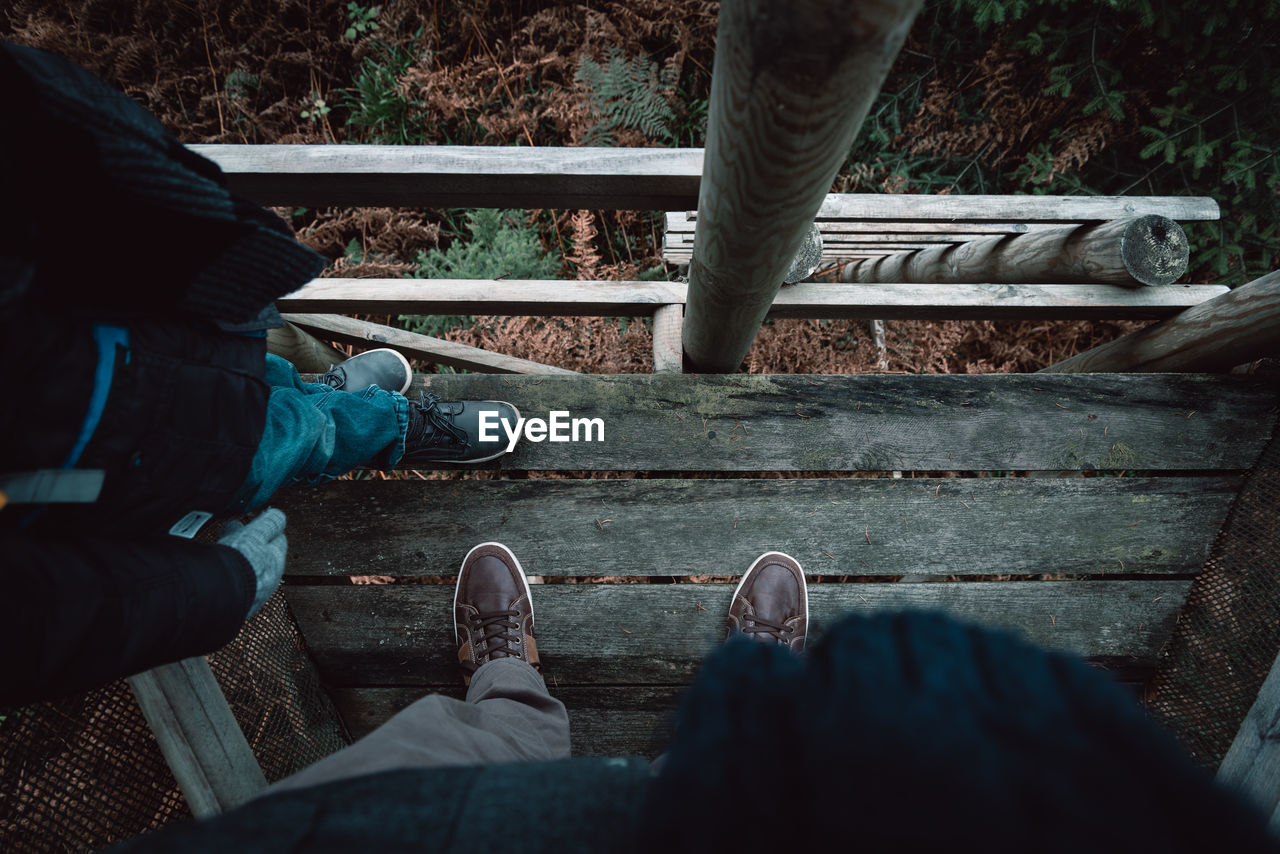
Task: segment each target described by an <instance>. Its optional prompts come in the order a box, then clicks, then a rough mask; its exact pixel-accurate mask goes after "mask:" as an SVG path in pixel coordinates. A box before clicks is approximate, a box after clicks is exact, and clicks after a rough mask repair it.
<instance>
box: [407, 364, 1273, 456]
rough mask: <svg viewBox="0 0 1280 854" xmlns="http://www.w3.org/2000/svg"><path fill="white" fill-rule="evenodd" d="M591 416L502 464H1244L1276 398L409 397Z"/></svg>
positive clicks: (1032, 381) (1133, 392) (964, 393)
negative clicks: (584, 425) (596, 425)
mask: <svg viewBox="0 0 1280 854" xmlns="http://www.w3.org/2000/svg"><path fill="white" fill-rule="evenodd" d="M427 390H429V391H433V392H435V393H437V394H440V395H441V396H443V397H444V398H445V399H446V400H450V399H473V400H507V401H510V402H511V403H513V404H515V405H516V406H517V407H518V408H519V409H520V411H521V412H522V413H523V415H524V416H525V417H539V418H544V419H545V418H547V417H548V413H549V412H550V411H552V410H558V411H566V412H569V413H571V415H572V416H573V417H583V418H597V417H598V418H602V419H603V420H604V423H605V431H604V432H605V437H604V441H602V442H560V443H552V442H541V443H532V442H521V443H520V444H519V446H518V447H517V448H516V449H515V451H514V452H513V453H511V454H509V455H507V456H505V457H503V458H501V459H500V460H499V461H497V465H500V466H501V468H503V469H508V470H511V469H540V470H575V471H576V470H584V469H595V470H621V471H637V470H646V471H692V470H701V471H918V472H926V471H980V470H999V471H1007V470H1035V469H1040V470H1061V469H1074V470H1087V469H1099V470H1120V469H1126V470H1132V469H1143V470H1189V471H1201V470H1209V469H1229V470H1243V469H1247V468H1249V467H1250V466H1251V465H1253V462H1254V461H1255V460H1256V459H1257V456H1258V454H1259V453H1260V450H1261V446H1262V442H1264V441H1265V439H1266V438H1267V437H1269V436H1270V435H1271V429H1272V426H1273V425H1274V424H1275V421H1276V409H1275V407H1276V406H1277V404H1278V403H1280V397H1278V395H1280V392H1278V391H1277V390H1276V389H1275V387H1274V385H1272V384H1270V383H1268V382H1267V381H1266V380H1263V379H1258V378H1253V377H1239V376H1212V375H1203V374H1184V375H1168V374H1090V375H1079V374H1060V375H1050V374H989V375H982V376H977V375H974V376H965V375H941V374H927V375H917V376H906V375H897V376H895V375H881V374H863V375H842V376H809V375H770V376H764V375H759V374H736V375H716V376H698V377H697V379H691V378H689V377H688V375H648V374H626V375H611V376H569V377H566V376H544V377H533V376H521V377H518V378H512V377H505V376H494V375H479V374H467V375H458V374H453V375H449V374H433V375H425V376H419V377H418V378H417V379H416V380H415V382H414V385H413V387H412V388H411V389H410V392H409V393H410V394H417V393H418V392H420V391H427Z"/></svg>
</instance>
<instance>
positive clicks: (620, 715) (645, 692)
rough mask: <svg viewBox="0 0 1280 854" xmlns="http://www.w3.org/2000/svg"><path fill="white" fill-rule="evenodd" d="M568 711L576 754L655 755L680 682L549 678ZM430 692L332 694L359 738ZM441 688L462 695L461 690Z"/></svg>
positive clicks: (664, 740) (667, 736)
mask: <svg viewBox="0 0 1280 854" xmlns="http://www.w3.org/2000/svg"><path fill="white" fill-rule="evenodd" d="M548 684H549V687H550V689H551V693H552V695H553V696H554V697H556V698H557V699H558V700H560V701H561V702H562V703H564V704H565V708H566V709H567V710H568V712H569V734H570V737H571V739H572V742H573V754H574V755H575V756H645V757H648V758H650V759H655V758H657V757H658V755H659V754H661V753H662V752H663V751H664V750H665V749H666V747H667V744H668V743H669V742H670V740H671V722H672V721H673V720H674V718H675V711H676V708H677V705H678V703H679V699H680V692H681V691H682V690H683V689H682V688H681V687H680V686H674V685H671V686H668V685H661V686H642V687H609V688H594V687H583V686H571V685H564V686H561V685H556V684H554V683H548ZM426 693H428V691H427V690H425V689H421V688H416V687H393V688H337V689H334V690H333V691H332V692H331V694H332V697H333V701H334V704H335V705H336V706H337V707H338V712H339V714H341V715H342V721H343V723H345V724H346V725H347V729H348V731H350V733H351V735H352V737H354V738H360V737H361V736H364V735H367V734H368V733H370V732H372V731H373V730H374V729H375V728H376V727H377V726H379V725H380V724H382V723H383V722H385V721H386V720H387V719H388V718H390V717H391V716H392V715H394V714H395V713H396V712H398V711H400V710H401V709H403V708H404V707H406V706H408V705H409V704H410V703H412V702H414V701H415V700H417V699H418V698H420V697H422V696H423V695H425V694H426ZM440 693H444V694H447V695H449V696H453V697H457V698H459V699H461V697H462V696H463V692H462V691H461V690H460V689H455V690H449V689H445V690H444V691H441V692H440Z"/></svg>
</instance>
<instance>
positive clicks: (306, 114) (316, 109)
mask: <svg viewBox="0 0 1280 854" xmlns="http://www.w3.org/2000/svg"><path fill="white" fill-rule="evenodd" d="M330 110H331V108H330V107H329V105H328V104H326V103H325V102H324V98H321V97H320V93H319V92H316V91H315V90H312V92H311V103H309V104H308V105H307V109H305V110H303V111H302V112H301V113H300V115H301V116H302V117H303V118H304V119H310V120H311V121H313V122H318V121H320V120H321V119H323V118H324V117H325V116H327V115H329V112H330Z"/></svg>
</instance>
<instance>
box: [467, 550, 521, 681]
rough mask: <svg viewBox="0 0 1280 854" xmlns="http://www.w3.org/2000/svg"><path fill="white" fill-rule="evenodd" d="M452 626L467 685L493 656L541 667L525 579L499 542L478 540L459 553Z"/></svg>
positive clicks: (510, 555) (509, 553) (512, 556)
mask: <svg viewBox="0 0 1280 854" xmlns="http://www.w3.org/2000/svg"><path fill="white" fill-rule="evenodd" d="M453 626H454V637H455V638H456V639H457V642H458V662H459V663H460V664H461V665H462V670H463V677H462V681H463V682H465V683H466V684H467V685H470V684H471V674H472V673H475V672H476V669H477V668H479V667H480V665H482V664H484V663H485V662H487V661H493V660H494V659H497V658H519V659H521V660H522V661H527V662H529V663H530V664H532V665H533V666H534V667H536V668H538V669H539V670H541V669H542V663H541V662H540V661H539V660H538V645H537V644H536V643H535V642H534V640H533V605H532V603H531V601H530V598H529V582H528V581H526V580H525V577H524V570H523V569H521V567H520V561H518V560H516V556H515V555H514V554H512V553H511V549H509V548H507V547H506V546H504V545H502V544H501V543H481V544H480V545H478V546H476V547H475V548H473V549H472V550H471V551H469V552H467V556H466V557H465V558H463V561H462V569H460V570H459V571H458V584H457V586H456V587H455V588H454V591H453Z"/></svg>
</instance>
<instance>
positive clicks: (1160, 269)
mask: <svg viewBox="0 0 1280 854" xmlns="http://www.w3.org/2000/svg"><path fill="white" fill-rule="evenodd" d="M1120 256H1121V258H1122V259H1123V260H1124V266H1125V269H1127V270H1128V271H1129V275H1131V276H1133V278H1134V279H1135V280H1136V281H1138V282H1141V283H1142V284H1144V285H1170V284H1173V283H1174V282H1175V281H1177V280H1178V278H1179V277H1180V276H1181V275H1182V274H1183V273H1185V272H1186V271H1187V262H1188V261H1189V260H1190V257H1191V250H1190V246H1189V245H1188V243H1187V235H1186V232H1184V231H1183V230H1182V227H1181V226H1180V225H1178V224H1177V223H1176V222H1174V221H1173V220H1171V219H1168V218H1167V217H1162V216H1155V215H1152V216H1144V217H1139V218H1137V219H1135V220H1134V221H1133V222H1131V223H1130V224H1129V225H1128V227H1127V228H1125V230H1124V234H1123V235H1122V236H1121V238H1120Z"/></svg>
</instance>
